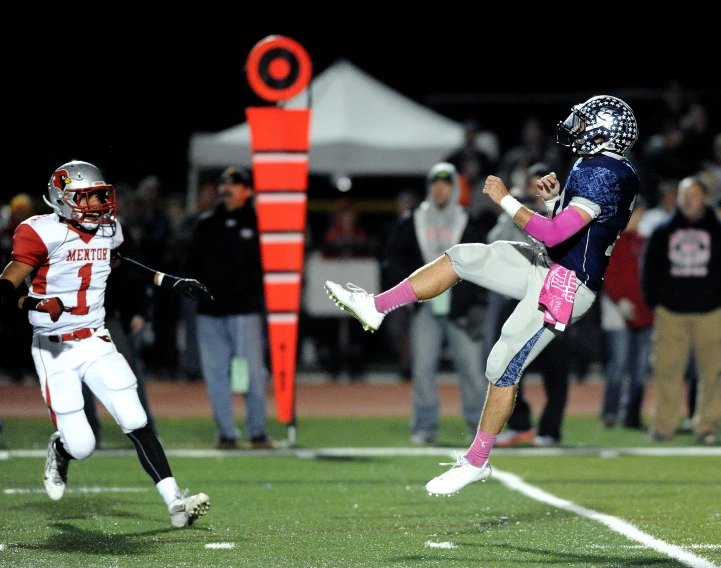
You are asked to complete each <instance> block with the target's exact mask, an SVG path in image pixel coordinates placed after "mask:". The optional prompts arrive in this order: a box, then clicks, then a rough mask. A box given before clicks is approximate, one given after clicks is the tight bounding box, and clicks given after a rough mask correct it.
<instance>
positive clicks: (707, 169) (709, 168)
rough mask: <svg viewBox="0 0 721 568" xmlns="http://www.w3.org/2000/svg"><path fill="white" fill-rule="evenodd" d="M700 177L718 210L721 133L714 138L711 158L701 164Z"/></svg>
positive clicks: (719, 198) (720, 181) (720, 176)
mask: <svg viewBox="0 0 721 568" xmlns="http://www.w3.org/2000/svg"><path fill="white" fill-rule="evenodd" d="M698 175H699V177H700V178H701V181H703V182H704V183H705V184H706V186H707V187H708V189H709V199H710V200H711V203H714V204H716V208H718V203H721V132H719V133H717V134H716V135H715V136H714V139H713V150H712V152H711V156H710V157H709V158H708V159H707V160H704V162H703V163H702V164H701V169H700V170H699V172H698Z"/></svg>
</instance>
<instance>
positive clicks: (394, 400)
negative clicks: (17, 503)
mask: <svg viewBox="0 0 721 568" xmlns="http://www.w3.org/2000/svg"><path fill="white" fill-rule="evenodd" d="M652 386H653V385H652V384H651V385H648V387H649V388H648V391H647V396H646V397H645V398H646V405H647V406H648V409H647V408H646V407H645V408H644V413H645V412H646V410H649V411H650V404H651V403H652V400H653V392H652ZM147 388H148V397H149V398H150V404H151V407H152V409H153V414H154V415H155V416H165V417H168V416H200V417H202V416H212V410H211V408H210V402H209V401H208V397H207V394H206V391H205V385H204V384H203V383H202V382H192V383H186V382H161V381H151V382H149V383H148V385H147ZM439 391H440V395H441V401H442V402H441V412H442V414H443V415H444V416H459V415H460V400H459V394H458V387H457V386H456V385H455V384H441V385H440V386H439ZM525 393H526V397H527V399H528V401H529V404H530V405H531V409H532V411H533V413H534V415H538V413H540V412H541V410H542V409H543V404H544V402H545V395H544V394H543V387H542V386H541V385H540V384H533V383H529V384H528V385H526V387H525ZM602 393H603V384H602V383H600V382H597V381H591V382H587V381H584V382H581V383H573V384H572V385H571V386H570V388H569V397H568V403H567V405H566V414H567V415H573V414H592V415H593V414H598V412H599V409H600V405H601V397H602ZM234 398H235V409H236V415H237V416H238V417H241V416H243V411H244V407H243V400H242V397H241V396H240V395H235V396H234ZM410 401H411V389H410V385H409V384H408V383H400V382H399V383H391V384H386V383H374V382H366V383H343V382H339V383H319V384H303V383H301V384H298V385H296V414H297V416H298V417H303V416H408V415H410V406H411V403H410ZM101 412H105V411H104V409H101ZM268 413H269V416H270V417H273V418H274V417H275V416H276V408H275V398H274V394H273V390H272V387H271V388H270V389H269V390H268ZM47 415H48V414H47V409H46V408H45V403H44V402H43V399H42V396H41V394H40V388H39V386H38V385H36V384H35V385H26V384H22V385H15V384H4V385H0V418H12V417H32V416H40V417H42V416H47Z"/></svg>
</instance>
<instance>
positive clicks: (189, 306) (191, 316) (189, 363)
mask: <svg viewBox="0 0 721 568" xmlns="http://www.w3.org/2000/svg"><path fill="white" fill-rule="evenodd" d="M217 201H218V190H217V188H216V184H215V182H206V183H204V184H202V185H201V187H200V190H199V191H198V203H197V207H196V212H195V213H188V214H186V215H185V217H184V219H183V221H182V224H181V226H180V231H179V232H178V233H177V234H176V236H180V237H181V241H180V242H178V246H180V247H182V248H183V251H184V254H183V263H184V264H183V268H182V271H183V274H185V273H186V267H187V263H188V255H187V250H188V247H189V246H190V238H191V237H192V235H193V233H194V231H195V228H196V227H197V225H198V221H199V220H200V219H201V218H202V217H204V216H205V215H206V214H210V213H212V211H213V209H215V206H216V204H217ZM197 312H198V304H197V302H191V301H188V300H187V299H186V298H184V297H181V298H180V323H181V325H182V327H183V330H184V332H185V333H184V335H185V342H184V343H185V345H184V349H183V352H182V361H181V364H182V367H183V371H184V372H185V376H186V378H187V379H188V380H189V381H192V382H195V381H201V380H203V377H202V373H201V368H200V351H199V349H198V326H197V319H196V316H197Z"/></svg>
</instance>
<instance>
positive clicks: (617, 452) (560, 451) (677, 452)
mask: <svg viewBox="0 0 721 568" xmlns="http://www.w3.org/2000/svg"><path fill="white" fill-rule="evenodd" d="M467 450H468V447H467V446H466V447H464V448H317V449H312V448H307V449H304V448H275V449H268V450H247V449H245V450H244V449H239V450H214V449H208V450H166V451H165V454H166V455H168V456H172V457H180V458H215V457H230V456H241V457H246V458H247V457H266V456H297V457H299V458H310V459H313V458H316V457H319V456H335V457H343V456H349V457H360V456H368V457H393V456H444V457H445V456H449V455H451V454H453V452H454V451H457V452H464V453H465V452H466V451H467ZM47 454H48V450H47V449H41V450H3V451H0V459H10V458H44V457H46V456H47ZM134 455H136V453H135V450H132V449H127V450H97V451H96V452H95V454H93V457H101V456H102V457H113V456H134ZM493 455H494V456H524V457H532V456H536V457H546V456H564V455H565V456H567V455H584V456H601V457H604V458H615V457H620V456H671V457H681V456H709V457H711V456H716V457H721V446H712V447H709V448H707V447H700V446H699V447H687V448H495V449H494V450H493Z"/></svg>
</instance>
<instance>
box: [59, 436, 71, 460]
mask: <svg viewBox="0 0 721 568" xmlns="http://www.w3.org/2000/svg"><path fill="white" fill-rule="evenodd" d="M55 452H56V453H57V454H60V456H61V457H63V458H65V459H66V460H74V459H75V458H74V457H73V456H71V455H70V454H69V453H68V451H67V450H66V449H65V447H64V446H63V443H62V442H61V441H60V438H56V440H55Z"/></svg>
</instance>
